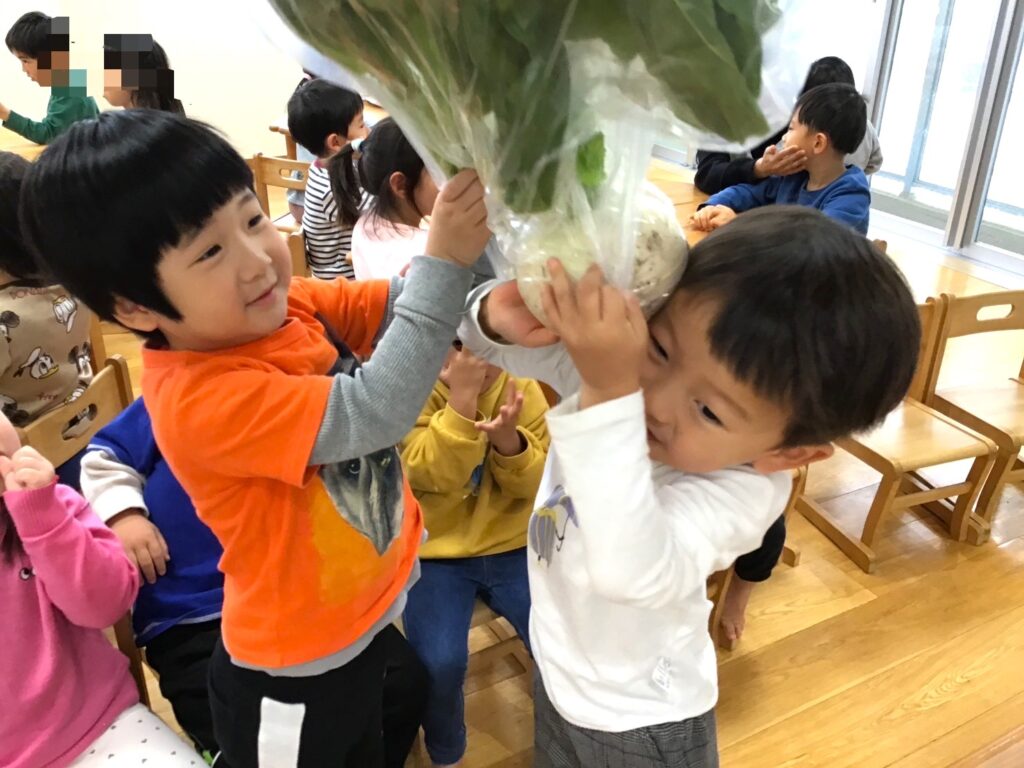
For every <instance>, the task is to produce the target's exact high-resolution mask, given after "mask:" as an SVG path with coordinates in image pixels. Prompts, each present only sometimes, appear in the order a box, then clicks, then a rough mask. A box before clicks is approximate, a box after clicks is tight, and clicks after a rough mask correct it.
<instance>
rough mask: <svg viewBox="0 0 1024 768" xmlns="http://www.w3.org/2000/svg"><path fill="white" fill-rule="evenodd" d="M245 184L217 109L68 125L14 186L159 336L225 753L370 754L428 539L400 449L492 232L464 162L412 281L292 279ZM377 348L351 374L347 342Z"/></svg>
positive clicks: (154, 405)
mask: <svg viewBox="0 0 1024 768" xmlns="http://www.w3.org/2000/svg"><path fill="white" fill-rule="evenodd" d="M183 159H184V160H185V161H184V162H183ZM251 184H252V178H251V174H250V172H249V169H248V166H246V164H245V161H244V160H242V158H241V157H239V155H238V154H237V153H236V152H235V151H234V150H233V149H232V148H231V147H230V146H229V145H228V144H227V142H226V141H225V140H224V139H223V138H221V137H220V136H219V135H217V134H216V133H214V132H213V131H212V130H211V129H210V128H209V127H207V126H205V125H203V124H201V123H198V122H195V121H191V120H184V119H182V118H180V117H176V116H173V115H169V114H166V113H162V112H154V111H150V110H128V111H125V112H121V113H105V114H103V115H101V116H100V118H99V119H98V120H97V121H94V122H92V123H87V124H81V125H77V126H75V127H73V128H72V129H71V130H70V131H69V132H68V133H67V134H65V135H64V136H62V137H61V138H60V139H58V140H57V141H56V142H54V144H53V145H52V147H51V148H49V149H48V150H47V151H46V152H44V153H43V155H42V156H41V157H40V159H39V160H38V161H37V163H36V164H35V165H34V167H33V169H32V172H31V173H30V174H29V177H28V178H27V179H26V181H25V187H24V192H23V196H22V205H23V210H24V212H25V224H26V229H27V236H28V239H29V241H30V242H31V243H32V244H33V246H34V247H35V250H36V252H37V253H38V254H39V255H40V256H41V258H42V259H43V261H44V262H45V263H46V265H47V266H48V267H49V268H50V269H51V270H52V271H53V273H54V274H56V275H57V276H59V277H60V279H61V280H63V281H65V283H66V284H67V285H68V287H69V289H71V290H72V291H73V292H74V293H76V294H77V295H79V296H80V297H81V298H82V300H83V301H85V303H86V304H88V305H89V306H91V307H92V308H93V309H94V310H95V311H96V312H97V313H98V314H99V315H100V316H101V317H104V318H106V319H108V320H116V321H118V322H120V323H121V324H122V325H124V326H126V327H128V328H130V329H132V330H134V331H136V332H138V333H140V334H142V335H144V336H145V337H146V339H147V341H146V344H145V346H144V348H143V363H144V366H145V370H144V372H143V381H142V388H143V394H144V396H145V398H146V403H147V406H148V407H149V410H150V414H151V416H152V421H153V430H154V434H155V435H156V439H157V443H158V444H159V446H160V449H161V451H162V452H163V453H164V455H165V457H166V458H167V461H168V463H169V465H170V466H171V468H172V469H173V471H174V473H175V475H176V476H177V478H178V479H179V481H180V482H181V484H182V487H183V488H184V489H185V490H186V491H187V492H188V494H189V496H190V497H191V498H192V500H193V502H194V503H195V506H196V511H197V513H198V514H199V517H200V518H201V519H202V520H203V521H204V522H205V523H206V524H207V525H209V526H210V528H211V529H212V530H213V532H214V534H215V535H216V536H217V538H218V539H219V541H220V542H221V544H222V546H223V547H224V556H223V559H222V560H221V563H220V568H221V570H222V571H223V572H224V577H225V586H224V612H223V621H222V633H223V636H222V642H221V644H220V645H219V646H218V647H217V648H216V649H215V651H214V655H213V658H212V659H211V662H210V673H209V676H210V705H211V709H212V713H213V719H214V732H215V735H216V737H217V741H218V743H219V744H220V747H221V750H222V753H223V755H224V760H225V761H226V762H227V763H228V764H230V765H231V766H233V768H240V767H245V766H255V765H263V766H275V768H277V767H278V766H281V768H284V767H285V766H302V767H305V766H322V765H335V766H340V765H346V766H360V767H362V766H370V765H377V764H378V763H379V761H380V760H382V759H383V758H382V755H383V751H384V744H383V737H382V726H381V722H382V713H381V710H382V697H381V689H382V685H383V679H384V673H385V667H386V663H387V658H386V655H387V653H386V652H387V649H388V646H389V644H390V643H391V642H392V641H394V640H395V638H394V637H393V635H395V634H396V633H397V630H396V629H395V628H394V627H393V626H392V622H393V620H394V619H395V618H397V616H398V615H399V614H400V613H401V611H402V608H403V607H404V603H405V595H406V592H407V591H408V590H409V589H410V588H411V586H412V585H413V584H414V583H415V581H416V579H417V576H418V565H417V558H416V553H417V549H418V547H419V544H420V540H421V538H422V535H423V523H422V517H421V515H420V511H419V508H418V506H417V505H416V502H415V499H414V498H413V496H412V494H411V492H410V491H409V490H408V486H407V485H406V484H405V483H404V481H403V478H402V473H401V469H400V465H399V460H398V454H397V452H396V451H395V449H394V445H395V444H396V443H398V442H399V441H400V440H401V439H402V437H403V436H404V435H405V434H406V433H407V432H408V431H409V429H410V428H411V427H412V425H413V424H414V423H415V421H416V417H417V416H418V414H419V410H420V407H421V405H422V404H423V402H424V401H425V400H426V398H427V395H428V394H429V392H430V390H431V388H432V386H433V383H434V381H435V379H436V378H437V375H438V373H439V371H440V368H441V364H442V361H443V360H444V357H445V353H446V351H447V348H448V345H449V343H450V341H451V338H452V337H453V336H454V334H455V328H456V324H457V322H458V317H459V313H460V311H461V310H462V307H463V303H464V299H465V295H466V292H467V290H468V288H469V285H470V280H471V272H470V271H469V270H468V269H467V268H466V267H467V266H468V265H470V264H472V263H473V262H474V261H475V260H476V258H477V257H478V256H479V255H480V253H481V252H482V251H483V249H484V245H485V244H486V242H487V239H488V237H489V232H488V231H487V227H486V209H485V207H484V203H483V188H482V186H481V185H480V182H479V181H478V180H477V178H476V176H475V174H473V173H472V172H463V173H461V174H459V175H458V176H456V177H455V178H454V179H452V181H451V182H449V183H448V184H447V185H446V187H445V189H444V190H443V191H442V193H441V195H440V196H439V198H438V203H437V206H436V207H435V209H434V219H433V224H432V230H431V233H430V238H429V240H428V242H427V248H426V250H427V252H428V253H429V254H431V255H432V256H433V258H430V257H419V258H416V259H414V260H413V263H412V268H411V269H410V272H409V275H408V277H407V278H406V279H405V280H404V282H403V281H402V280H401V279H396V280H394V281H391V282H390V283H389V282H387V281H381V282H371V283H350V282H348V281H345V280H337V281H333V282H323V281H317V280H306V279H295V280H292V279H291V268H290V260H289V256H288V249H287V246H286V245H285V243H284V241H283V239H282V238H281V236H280V235H279V234H278V233H277V231H276V230H275V229H274V227H273V225H272V224H271V223H270V221H269V220H268V219H267V217H266V216H265V215H264V213H263V211H262V210H261V209H260V206H259V203H258V201H257V200H256V198H255V196H254V195H253V192H252V189H251ZM55 219H59V221H57V220H55ZM371 350H374V355H373V359H372V360H371V361H370V362H369V363H368V364H367V365H366V366H365V367H364V368H362V369H361V370H359V371H357V372H355V375H346V371H345V370H343V361H344V360H345V359H350V354H349V353H350V352H354V353H356V354H357V355H368V354H369V353H370V351H371ZM403 642H404V641H403ZM406 647H407V646H406ZM411 695H422V692H412V694H411Z"/></svg>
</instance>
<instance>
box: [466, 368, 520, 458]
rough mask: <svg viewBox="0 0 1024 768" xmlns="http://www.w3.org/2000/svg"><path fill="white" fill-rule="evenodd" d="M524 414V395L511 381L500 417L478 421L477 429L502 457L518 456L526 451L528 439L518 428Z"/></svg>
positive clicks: (508, 384) (506, 390) (506, 387)
mask: <svg viewBox="0 0 1024 768" xmlns="http://www.w3.org/2000/svg"><path fill="white" fill-rule="evenodd" d="M522 412H523V393H522V392H520V391H518V390H517V389H516V385H515V382H514V381H512V379H509V380H508V383H507V384H506V385H505V404H504V405H503V406H501V408H500V409H499V411H498V415H497V416H495V417H494V418H493V419H491V420H490V421H478V422H477V423H476V428H477V429H479V430H480V431H481V432H483V433H484V434H485V435H487V439H488V440H490V442H491V445H492V446H493V447H494V450H496V451H497V452H498V453H500V454H501V455H502V456H518V455H519V454H520V453H522V452H523V451H524V450H526V438H524V437H523V436H522V435H521V434H519V430H518V429H517V428H516V425H517V424H518V423H519V414H520V413H522Z"/></svg>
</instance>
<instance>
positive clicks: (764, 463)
mask: <svg viewBox="0 0 1024 768" xmlns="http://www.w3.org/2000/svg"><path fill="white" fill-rule="evenodd" d="M833 453H835V446H833V445H832V443H823V444H821V445H795V446H793V447H791V448H776V449H775V450H772V451H768V452H767V453H763V454H761V455H760V456H758V457H757V458H756V459H754V461H753V462H752V466H753V467H754V469H755V470H757V471H758V472H760V473H761V474H763V475H768V474H771V473H772V472H785V471H786V470H789V469H796V468H797V467H802V466H804V465H805V464H813V463H814V462H816V461H822V460H824V459H827V458H828V457H829V456H831V455H832V454H833Z"/></svg>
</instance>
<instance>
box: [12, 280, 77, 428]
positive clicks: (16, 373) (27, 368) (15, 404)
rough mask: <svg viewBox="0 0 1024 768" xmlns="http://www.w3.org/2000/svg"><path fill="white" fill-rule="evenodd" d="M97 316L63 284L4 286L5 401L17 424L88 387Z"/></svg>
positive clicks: (74, 397)
mask: <svg viewBox="0 0 1024 768" xmlns="http://www.w3.org/2000/svg"><path fill="white" fill-rule="evenodd" d="M91 321H92V314H91V313H90V312H89V310H88V309H86V308H85V306H83V305H81V304H79V303H78V301H77V300H75V299H74V298H72V297H71V296H70V295H69V294H68V292H67V291H65V290H64V289H63V288H62V287H60V286H59V285H48V286H31V285H28V284H25V283H20V282H13V283H6V284H5V285H2V286H0V406H2V407H3V412H4V414H5V415H6V416H7V418H9V419H10V420H11V422H12V423H13V424H14V425H15V426H25V425H26V424H29V423H30V422H32V421H33V420H34V419H36V418H37V417H38V416H41V415H42V414H44V413H45V412H46V411H48V410H50V409H52V408H56V407H57V406H58V405H62V404H63V403H67V402H71V401H72V400H74V399H76V398H78V397H79V396H80V395H81V394H82V393H83V392H84V391H85V388H86V387H87V386H88V385H89V382H90V381H92V366H91V364H90V362H89V360H90V352H91V350H90V345H89V326H90V323H91Z"/></svg>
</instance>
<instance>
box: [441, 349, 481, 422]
mask: <svg viewBox="0 0 1024 768" xmlns="http://www.w3.org/2000/svg"><path fill="white" fill-rule="evenodd" d="M485 376H487V363H486V362H484V361H483V360H481V359H480V358H478V357H476V356H475V355H474V354H473V353H472V352H470V351H469V350H468V349H466V348H465V347H463V348H462V349H460V350H458V351H457V352H454V353H451V354H449V355H448V360H447V361H446V362H445V366H444V368H442V369H441V381H442V382H444V383H445V384H447V385H448V389H450V390H451V394H450V395H449V396H448V404H449V405H450V406H451V407H452V408H454V409H455V410H456V411H457V412H458V413H460V414H461V415H462V416H465V417H466V418H467V419H471V420H473V419H476V401H477V398H479V397H480V388H481V387H482V386H483V383H484V377H485Z"/></svg>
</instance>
